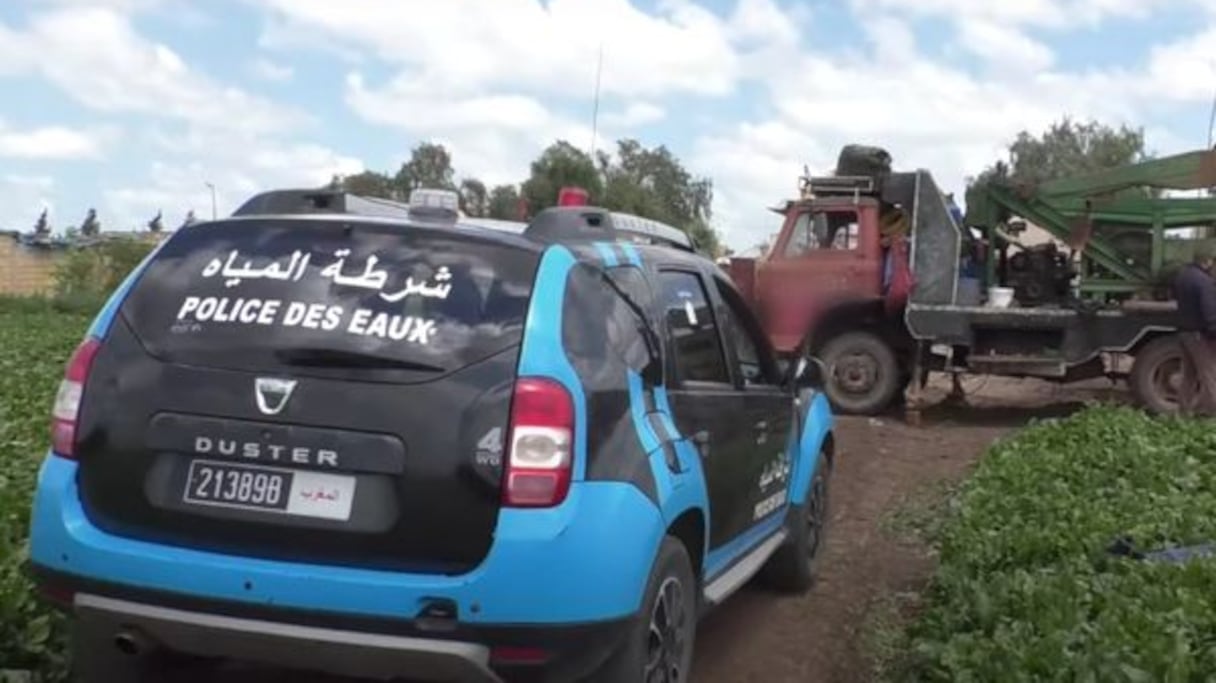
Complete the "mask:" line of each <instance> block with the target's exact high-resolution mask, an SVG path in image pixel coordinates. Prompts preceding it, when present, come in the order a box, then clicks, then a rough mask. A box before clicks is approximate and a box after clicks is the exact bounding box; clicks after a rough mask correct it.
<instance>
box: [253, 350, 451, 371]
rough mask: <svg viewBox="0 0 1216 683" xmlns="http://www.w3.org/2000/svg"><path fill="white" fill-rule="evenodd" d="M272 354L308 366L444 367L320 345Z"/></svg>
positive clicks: (281, 360)
mask: <svg viewBox="0 0 1216 683" xmlns="http://www.w3.org/2000/svg"><path fill="white" fill-rule="evenodd" d="M274 356H275V358H277V359H278V360H279V361H280V362H282V363H286V364H288V365H301V366H309V367H323V368H391V369H396V370H414V371H417V372H443V371H444V368H441V367H439V366H437V365H428V364H426V363H417V362H414V361H408V360H401V359H400V358H389V357H387V356H377V355H376V354H374V353H364V352H361V351H343V350H341V349H327V348H322V347H316V348H312V347H296V348H290V349H277V350H276V351H275V352H274Z"/></svg>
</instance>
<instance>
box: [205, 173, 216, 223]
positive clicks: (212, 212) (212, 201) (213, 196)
mask: <svg viewBox="0 0 1216 683" xmlns="http://www.w3.org/2000/svg"><path fill="white" fill-rule="evenodd" d="M203 184H204V185H206V186H207V187H208V189H210V190H211V220H215V185H213V184H212V183H211V181H206V182H204V183H203Z"/></svg>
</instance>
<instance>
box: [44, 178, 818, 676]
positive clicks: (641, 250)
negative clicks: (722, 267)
mask: <svg viewBox="0 0 1216 683" xmlns="http://www.w3.org/2000/svg"><path fill="white" fill-rule="evenodd" d="M415 200H416V201H414V202H413V204H412V205H411V206H402V205H397V204H394V203H391V202H383V201H378V200H369V199H363V198H359V197H354V196H351V195H346V194H341V193H325V192H322V193H310V192H298V191H280V192H272V193H266V194H264V195H259V196H258V197H255V198H253V199H252V200H250V201H249V202H248V203H246V205H245V206H244V207H242V208H241V209H240V210H238V211H237V212H236V214H235V215H234V216H233V217H232V218H230V219H226V220H222V221H216V222H211V223H199V224H195V225H191V226H188V227H185V228H182V229H181V230H179V231H178V232H177V233H176V234H174V235H173V236H171V237H170V238H168V239H166V240H165V241H164V242H163V243H162V244H161V245H160V246H159V247H158V248H157V250H156V251H155V252H154V253H153V254H151V255H150V256H149V258H148V259H147V260H146V261H145V263H144V264H141V266H140V267H139V268H138V269H137V270H136V271H135V272H134V273H132V274H131V276H130V277H129V278H128V280H127V282H125V283H124V284H123V285H122V286H121V287H120V288H119V290H118V291H117V292H116V293H115V294H114V296H113V298H112V299H111V301H110V302H109V303H108V304H107V306H106V308H105V309H104V310H103V311H102V313H101V314H100V315H99V316H98V318H97V320H96V321H95V322H94V324H93V326H92V327H91V329H90V330H89V332H88V334H87V335H86V338H85V340H84V341H83V342H82V343H81V345H80V347H79V348H78V349H77V351H76V353H75V354H74V355H73V356H72V358H71V360H70V361H69V364H68V367H67V370H66V373H65V378H64V381H63V383H62V385H61V387H60V391H59V394H58V396H57V398H56V401H55V406H54V415H53V426H52V449H51V453H50V454H49V455H48V456H47V458H46V461H45V463H44V466H43V469H42V472H41V476H40V479H39V486H38V492H37V496H36V500H35V507H34V513H33V522H32V525H33V528H32V533H31V539H32V541H31V564H32V567H33V571H34V573H35V576H36V578H37V580H38V583H39V585H40V587H41V588H42V590H43V593H44V594H45V595H47V596H51V597H52V598H54V599H57V600H58V601H59V602H60V604H61V605H62V606H63V607H65V608H66V609H68V610H69V611H70V612H71V613H72V615H73V617H74V618H73V655H74V661H75V664H76V667H75V668H76V670H77V671H78V672H79V673H80V674H81V676H83V677H86V678H87V677H93V678H96V679H97V680H116V679H117V680H121V679H122V677H124V676H127V677H135V678H144V679H148V678H153V679H154V678H155V677H156V676H158V675H170V676H171V675H172V674H171V673H166V672H167V671H169V669H168V668H166V667H169V666H170V665H171V664H173V665H177V664H180V663H181V662H182V661H189V662H193V663H195V664H197V663H199V662H211V663H214V662H218V661H221V660H240V661H248V662H254V663H263V664H270V665H274V666H289V667H293V668H299V669H307V670H319V671H326V672H330V673H337V674H341V675H349V676H359V677H370V678H393V677H405V678H410V679H418V680H436V681H438V680H471V681H499V680H528V681H545V680H577V679H583V678H586V677H592V678H591V679H592V680H605V681H635V680H643V679H644V680H687V676H688V667H689V664H690V661H691V653H692V639H693V634H694V629H695V621H696V616H697V614H698V613H699V612H701V611H702V610H703V608H704V607H706V606H708V605H712V604H714V603H716V602H720V601H721V599H723V598H724V597H725V595H727V594H729V593H730V592H733V590H734V589H735V588H737V587H738V585H740V584H741V583H742V582H744V581H746V580H747V579H748V578H750V576H751V575H752V574H754V573H756V572H757V571H758V570H759V569H760V568H761V566H762V565H765V564H767V565H768V566H767V567H766V571H767V572H768V573H769V574H771V575H772V576H773V577H774V578H775V582H776V583H779V584H783V585H785V586H787V587H792V588H798V589H803V590H804V589H805V588H806V587H807V586H808V585H809V580H810V570H811V562H812V561H813V557H814V554H815V553H814V551H815V550H816V548H817V546H818V540H819V537H820V531H821V529H822V518H823V516H824V510H823V505H824V502H825V500H826V484H825V482H826V473H827V471H828V468H827V466H826V465H825V466H823V467H820V466H819V464H820V463H822V462H825V461H826V460H827V459H828V457H830V453H831V435H830V427H831V418H830V414H829V413H828V412H827V408H826V403H825V402H824V400H823V398H822V397H821V396H819V395H818V394H817V393H816V392H814V391H813V390H805V389H804V390H803V391H801V393H800V394H797V395H796V392H795V388H794V386H793V385H792V384H791V382H792V381H793V380H792V379H791V378H792V377H793V374H792V373H787V374H789V375H790V377H783V376H781V375H780V370H779V368H777V366H776V363H775V360H774V358H773V356H772V353H771V349H770V348H768V347H766V346H764V343H765V342H764V337H763V335H762V333H760V331H759V327H758V326H756V325H755V321H754V320H752V319H750V318H748V317H747V316H748V313H747V311H742V312H740V311H739V310H738V308H737V307H738V302H741V301H742V300H741V299H737V301H736V300H734V299H731V293H730V291H729V290H724V289H721V288H722V287H728V286H729V285H728V284H727V283H726V282H725V281H724V278H725V276H724V274H722V277H721V278H717V279H715V278H716V276H715V274H714V273H715V272H716V269H714V267H713V265H712V264H711V263H709V262H708V261H707V260H705V259H703V258H701V257H699V256H696V255H695V254H692V253H691V252H687V250H683V251H682V250H680V249H673V248H672V246H671V245H672V244H677V245H680V240H679V238H678V237H676V235H678V234H679V233H677V232H676V231H674V230H673V229H670V228H669V227H667V226H661V225H658V224H653V223H651V222H648V221H643V220H640V219H636V218H635V217H628V216H621V215H615V216H613V215H612V214H610V213H609V212H603V211H600V210H595V209H590V208H586V207H575V208H558V209H552V210H550V211H548V212H545V213H543V214H542V215H541V216H538V218H537V219H536V220H535V221H534V222H533V223H532V224H531V225H524V224H519V223H499V224H494V225H478V224H477V222H476V221H472V220H463V219H459V218H456V217H455V215H454V206H452V205H451V204H450V201H449V200H450V196H449V195H446V194H443V193H433V194H426V193H425V192H420V193H418V197H416V198H415ZM623 238H630V239H631V240H633V241H628V242H626V241H622V239H623ZM672 240H675V241H674V242H672ZM634 241H636V242H640V243H641V244H635V243H634ZM647 242H654V243H657V244H658V245H660V246H646V245H645V243H647ZM682 246H687V245H682ZM685 252H687V253H685ZM643 254H645V255H646V257H645V258H644V257H643ZM652 255H653V256H652ZM664 262H666V263H667V266H668V271H671V272H682V273H684V274H685V275H687V274H688V273H690V272H692V273H699V274H700V276H702V277H704V278H706V279H707V280H708V281H711V282H713V283H716V285H713V287H715V288H718V290H719V291H716V292H714V296H706V292H707V291H708V290H706V289H704V288H703V287H701V288H697V289H695V290H693V289H689V288H688V287H684V288H683V289H681V288H680V287H681V286H683V285H681V286H677V287H676V288H675V289H674V290H672V289H671V288H670V287H668V286H667V285H668V284H670V283H671V282H676V283H679V282H682V281H680V280H672V279H671V278H668V279H666V280H665V279H664V278H663V277H662V275H661V268H660V266H662V264H663V263H664ZM690 293H691V294H694V295H697V296H699V297H700V298H696V297H690V296H688V295H689V294H690ZM736 298H737V297H736ZM728 300H730V301H732V302H733V303H728ZM673 302H674V303H673ZM731 306H736V308H735V310H734V311H731V310H729V309H730V307H731ZM715 309H718V310H715ZM673 313H674V314H676V315H684V316H685V318H684V319H683V320H682V322H679V323H677V324H676V325H675V326H674V327H673V326H672V322H671V319H670V318H671V316H672V315H673ZM719 317H720V318H721V324H718V325H714V326H711V327H705V324H706V323H707V322H711V323H712V322H713V321H715V320H717V319H718V318H719ZM665 318H666V319H665ZM698 319H699V321H700V322H698ZM681 326H683V327H685V328H690V329H688V330H681V329H679V328H680V327H681ZM680 334H686V335H688V336H687V338H686V340H685V341H684V342H681V341H680V340H679V339H676V336H678V335H680ZM741 335H742V336H741ZM749 338H750V339H751V340H752V342H751V346H750V347H749V348H748V350H747V351H746V353H742V351H743V350H744V347H746V346H748V342H746V341H740V340H741V339H749ZM681 344H683V347H682V348H683V349H684V351H681V349H680V348H679V347H680V346H681ZM707 344H708V346H707ZM707 349H708V350H709V353H711V354H712V353H716V354H717V356H715V357H717V358H721V359H722V361H723V362H722V367H723V368H724V372H725V373H726V374H725V375H724V376H723V377H722V378H721V379H722V380H723V381H725V382H726V383H727V384H728V385H729V384H734V385H735V387H734V390H735V391H737V392H738V394H739V395H738V401H736V404H735V405H733V406H732V404H731V403H730V401H724V400H723V399H722V397H721V396H718V397H717V398H713V396H714V395H715V392H717V394H720V393H721V391H722V390H723V389H726V387H718V388H716V389H715V388H713V387H710V389H712V390H711V391H702V392H701V393H700V394H698V391H699V390H698V388H697V387H698V386H699V385H698V383H697V382H698V380H696V379H695V378H694V379H693V380H692V381H690V382H682V381H681V378H680V377H678V376H677V375H678V374H679V373H680V372H681V370H680V368H679V367H677V366H679V365H680V363H681V362H683V360H682V359H681V355H682V354H684V355H687V356H688V357H689V358H691V359H692V360H691V361H690V363H691V362H695V363H699V364H701V365H704V363H705V362H707V361H706V359H707V358H709V357H710V356H707V355H706V351H707ZM714 349H716V352H715V351H714ZM685 351H687V354H685ZM698 354H699V355H698ZM727 359H734V360H736V361H740V362H738V363H736V364H735V367H737V368H739V372H738V377H732V374H734V373H733V372H732V370H731V369H730V368H729V367H728V366H730V364H729V363H727V362H726V361H727ZM740 359H742V360H740ZM701 365H697V366H695V367H694V365H692V364H690V365H688V367H689V368H692V370H693V371H695V372H700V371H701V370H698V369H697V368H700V367H701ZM800 367H803V368H805V366H800ZM748 373H750V375H749V374H748ZM685 379H687V378H685ZM735 380H738V381H737V382H736V381H735ZM690 387H691V389H690ZM669 388H670V389H671V394H670V396H669V393H668V389H669ZM698 395H700V396H701V398H698ZM673 405H674V406H675V408H674V409H673ZM715 411H717V412H715ZM718 413H720V414H718ZM732 414H733V415H734V416H735V417H734V418H732V417H731V415H732ZM740 415H742V416H743V417H742V419H744V420H750V419H753V418H755V423H756V425H755V426H753V425H750V424H746V425H744V424H736V423H738V416H740ZM714 421H718V422H719V423H720V424H721V425H723V429H712V428H709V427H707V425H712V424H713V422H714ZM761 425H762V426H761ZM736 428H737V429H736ZM752 430H755V431H754V432H753V431H752ZM761 432H763V434H761ZM770 433H771V441H770ZM741 437H742V441H741V440H740V438H741ZM753 437H754V441H749V439H753ZM717 452H720V455H715V453H717ZM711 458H718V459H719V460H721V461H722V462H720V463H719V462H714V461H711V460H710V459H711ZM656 638H657V639H658V640H657V641H656ZM656 642H657V644H656ZM183 657H190V658H193V659H191V660H185V659H183ZM660 669H661V670H662V671H665V672H666V674H667V678H657V679H656V678H653V675H655V673H656V672H657V671H659V670H660Z"/></svg>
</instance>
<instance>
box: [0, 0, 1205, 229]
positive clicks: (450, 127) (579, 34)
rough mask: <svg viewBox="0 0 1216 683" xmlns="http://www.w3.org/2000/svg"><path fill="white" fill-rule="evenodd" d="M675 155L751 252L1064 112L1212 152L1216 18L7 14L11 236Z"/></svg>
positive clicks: (160, 1) (602, 2) (426, 2)
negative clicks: (425, 176)
mask: <svg viewBox="0 0 1216 683" xmlns="http://www.w3.org/2000/svg"><path fill="white" fill-rule="evenodd" d="M601 44H602V45H603V50H604V69H603V79H602V99H601V106H600V120H599V132H600V142H599V144H601V145H604V144H611V141H613V140H615V139H617V138H619V137H623V136H633V137H637V138H639V139H641V140H642V141H643V142H644V143H646V144H649V145H654V144H660V143H662V144H666V145H668V146H669V147H670V148H671V149H672V150H673V151H675V153H676V154H677V155H679V156H680V158H681V159H683V160H684V161H685V163H686V165H687V166H688V167H689V168H690V169H691V170H693V171H694V172H696V173H698V174H702V175H707V176H709V177H711V178H712V179H713V180H714V183H715V187H716V200H715V222H716V224H717V227H718V228H719V230H721V231H722V232H723V234H724V235H725V236H726V239H727V242H728V243H729V244H731V245H733V246H735V247H738V248H744V247H747V246H750V245H752V244H754V243H756V242H757V241H759V240H760V239H762V238H763V237H764V236H765V235H766V234H768V233H769V232H771V231H772V230H773V229H774V227H775V225H774V221H775V220H776V217H775V216H774V215H773V214H771V213H769V212H767V211H765V208H764V207H765V206H767V205H772V204H774V203H776V202H778V201H780V200H781V199H782V198H784V197H786V196H788V195H791V194H792V193H793V192H794V190H795V188H796V177H797V175H798V173H799V172H800V170H801V169H802V167H803V165H804V164H806V165H809V166H810V167H811V168H812V169H826V168H829V167H830V166H831V164H832V163H833V162H834V159H835V155H836V153H837V152H838V150H839V148H840V146H841V145H842V144H845V143H848V142H853V141H860V142H867V143H874V144H881V145H883V146H885V147H887V148H888V149H890V150H891V152H892V153H893V154H894V155H895V158H896V163H897V165H899V166H902V167H922V168H929V169H931V170H933V171H934V173H935V175H936V176H937V177H938V180H939V183H940V184H942V185H943V186H944V187H945V188H947V189H952V190H961V189H962V184H963V182H964V178H965V177H966V176H967V175H970V174H974V173H976V172H977V171H979V170H980V169H982V168H983V167H984V166H985V165H986V164H988V163H990V162H991V161H992V160H993V159H994V157H995V156H996V155H998V154H1000V152H1001V150H1002V148H1003V147H1004V145H1005V143H1007V142H1008V140H1009V139H1010V138H1011V137H1012V136H1013V135H1014V134H1015V133H1016V132H1017V131H1018V130H1020V129H1023V128H1029V129H1032V130H1038V129H1041V128H1043V127H1045V126H1046V125H1047V124H1048V123H1050V122H1051V121H1052V120H1054V119H1056V118H1058V117H1060V116H1062V115H1065V114H1068V115H1072V116H1075V117H1081V118H1088V117H1098V118H1100V119H1102V120H1104V121H1108V122H1111V123H1129V124H1132V125H1136V126H1143V127H1144V129H1145V131H1146V133H1147V136H1148V141H1149V147H1150V148H1151V151H1155V152H1159V153H1166V152H1174V151H1181V150H1184V149H1191V148H1195V147H1200V146H1202V145H1204V144H1205V140H1206V137H1207V120H1208V111H1209V107H1210V106H1211V102H1212V97H1213V94H1214V93H1216V0H1016V1H1012V2H1004V1H1001V0H800V1H794V0H701V1H700V2H692V1H691V0H632V2H630V1H629V0H548V1H545V2H541V1H538V0H337V1H335V0H207V1H206V2H202V1H201V0H196V1H194V2H187V1H186V0H92V1H88V0H0V93H3V96H0V228H7V229H20V230H28V229H29V228H30V227H31V226H32V224H33V223H34V221H35V219H36V218H37V215H38V212H39V211H40V210H41V209H42V207H43V206H46V207H49V208H50V211H51V216H52V222H53V223H55V224H57V225H64V224H77V223H79V221H80V220H81V218H82V217H83V215H84V213H85V211H86V210H87V209H88V208H89V207H90V206H95V207H96V208H97V210H98V212H99V214H100V217H101V220H102V222H103V224H104V225H105V226H107V227H109V228H116V227H123V228H125V227H128V226H136V225H138V226H142V225H143V224H144V222H146V221H147V220H148V219H149V218H150V217H151V216H152V215H153V214H155V213H156V211H158V210H163V211H164V216H165V223H166V225H176V224H177V223H178V222H180V221H181V219H182V217H183V215H184V214H185V212H186V211H187V210H188V209H191V208H193V209H194V210H195V211H196V212H197V213H198V215H199V216H200V217H205V216H207V215H210V212H211V193H210V190H209V189H208V187H207V185H206V184H207V183H212V184H213V185H214V186H215V188H216V194H217V203H218V210H219V213H220V214H221V215H223V214H225V213H228V212H230V211H231V210H232V209H233V208H235V206H236V205H237V204H238V203H239V202H240V201H242V200H243V199H245V198H246V197H248V196H249V195H250V194H251V193H253V192H256V191H258V190H260V189H263V188H269V187H283V186H298V185H315V184H319V183H322V182H324V181H326V180H328V179H329V177H330V176H331V174H333V173H335V172H341V173H349V172H357V171H359V170H361V169H363V168H373V169H378V170H379V169H384V170H388V169H395V168H396V167H397V166H398V165H399V164H400V162H401V160H402V159H403V158H405V157H406V156H407V155H408V152H409V150H410V148H411V147H413V146H414V145H415V144H417V143H418V142H420V141H423V140H434V141H439V142H442V143H444V144H446V145H448V147H449V149H451V150H452V153H453V157H454V162H455V164H454V165H455V166H456V170H457V173H458V175H461V176H474V177H477V178H480V179H482V180H483V181H485V182H487V183H491V184H493V183H500V182H515V181H518V180H520V179H522V178H523V177H524V175H525V174H526V171H527V165H528V162H529V161H530V160H531V159H533V158H534V157H535V156H536V155H537V153H539V152H540V150H541V149H543V148H544V146H545V145H546V144H548V143H550V142H552V141H553V140H554V139H557V138H564V139H567V140H569V141H571V142H572V143H574V144H576V145H578V146H580V147H584V148H586V147H590V146H591V144H592V133H591V112H592V100H593V97H592V95H593V92H594V85H595V71H596V56H597V53H598V50H599V49H600V46H601Z"/></svg>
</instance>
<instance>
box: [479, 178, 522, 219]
mask: <svg viewBox="0 0 1216 683" xmlns="http://www.w3.org/2000/svg"><path fill="white" fill-rule="evenodd" d="M519 200H520V197H519V190H518V189H516V187H515V186H514V185H495V186H494V189H493V190H490V199H489V202H488V207H487V212H486V213H487V215H489V217H490V218H497V219H498V220H503V221H513V220H518V219H519Z"/></svg>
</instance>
